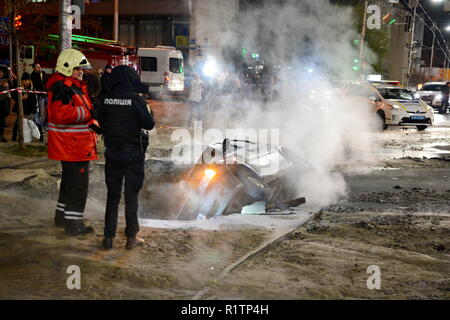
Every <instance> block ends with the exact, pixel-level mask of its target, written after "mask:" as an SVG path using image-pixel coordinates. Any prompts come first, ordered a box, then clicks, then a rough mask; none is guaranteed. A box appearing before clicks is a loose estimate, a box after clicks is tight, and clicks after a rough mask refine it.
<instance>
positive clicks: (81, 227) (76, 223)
mask: <svg viewBox="0 0 450 320" xmlns="http://www.w3.org/2000/svg"><path fill="white" fill-rule="evenodd" d="M65 225H66V234H67V235H69V236H78V235H80V234H87V233H93V232H94V228H92V227H91V226H86V225H85V224H84V222H83V220H71V219H66V221H65Z"/></svg>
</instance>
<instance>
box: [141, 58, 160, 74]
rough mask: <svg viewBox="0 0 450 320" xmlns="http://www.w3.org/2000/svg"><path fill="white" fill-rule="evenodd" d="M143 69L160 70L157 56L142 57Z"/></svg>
mask: <svg viewBox="0 0 450 320" xmlns="http://www.w3.org/2000/svg"><path fill="white" fill-rule="evenodd" d="M141 71H152V72H156V71H158V59H156V58H155V57H141Z"/></svg>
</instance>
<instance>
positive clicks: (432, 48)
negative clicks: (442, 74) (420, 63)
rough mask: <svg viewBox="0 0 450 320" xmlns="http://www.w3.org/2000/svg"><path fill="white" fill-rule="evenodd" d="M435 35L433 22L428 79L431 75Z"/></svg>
mask: <svg viewBox="0 0 450 320" xmlns="http://www.w3.org/2000/svg"><path fill="white" fill-rule="evenodd" d="M435 36H436V34H435V33H434V22H433V44H432V45H431V57H430V78H431V76H432V73H433V59H434V38H435Z"/></svg>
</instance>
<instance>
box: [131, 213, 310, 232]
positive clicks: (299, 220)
mask: <svg viewBox="0 0 450 320" xmlns="http://www.w3.org/2000/svg"><path fill="white" fill-rule="evenodd" d="M289 212H290V211H282V212H277V213H276V214H273V215H268V214H266V215H241V214H231V215H227V216H220V217H213V218H211V219H209V220H200V221H178V220H155V219H143V218H140V219H139V225H140V226H141V227H151V228H161V229H199V230H249V229H271V230H273V229H282V230H284V229H292V228H297V227H299V226H301V225H302V224H304V223H305V222H306V221H308V220H309V219H310V218H311V217H312V216H313V214H312V213H311V212H309V211H306V210H301V209H297V210H296V211H295V213H294V214H288V213H289ZM283 213H286V214H283Z"/></svg>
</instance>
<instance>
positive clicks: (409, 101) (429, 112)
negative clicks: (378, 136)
mask: <svg viewBox="0 0 450 320" xmlns="http://www.w3.org/2000/svg"><path fill="white" fill-rule="evenodd" d="M346 92H347V93H348V94H351V95H355V96H359V97H367V98H368V99H369V103H370V105H371V106H372V109H373V111H374V112H375V113H376V114H377V115H378V116H379V118H380V119H381V125H382V127H383V129H386V128H387V127H388V126H415V127H417V129H418V130H425V129H426V128H427V127H428V126H432V125H433V123H434V115H433V108H431V107H430V106H429V105H427V104H426V102H425V101H423V100H421V99H420V98H419V96H418V95H417V94H415V93H414V92H412V91H411V90H408V89H405V88H401V87H397V86H376V87H375V86H372V85H371V84H369V83H366V84H365V83H360V84H355V85H352V86H349V87H347V88H346Z"/></svg>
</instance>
